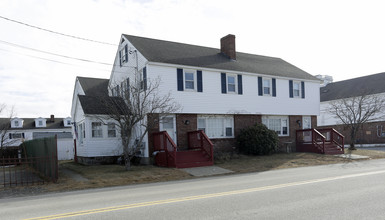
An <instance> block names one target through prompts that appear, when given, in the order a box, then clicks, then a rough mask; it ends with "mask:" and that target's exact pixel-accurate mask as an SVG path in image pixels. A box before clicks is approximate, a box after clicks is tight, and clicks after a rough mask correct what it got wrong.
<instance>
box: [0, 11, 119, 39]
mask: <svg viewBox="0 0 385 220" xmlns="http://www.w3.org/2000/svg"><path fill="white" fill-rule="evenodd" d="M0 18H2V19H4V20H7V21H11V22H14V23H18V24H21V25H25V26H27V27H30V28H36V29H39V30H41V31H46V32H50V33H53V34H58V35H62V36H65V37H71V38H75V39H78V40H84V41H90V42H94V43H99V44H106V45H111V46H118V45H116V44H112V43H108V42H103V41H97V40H92V39H88V38H83V37H78V36H74V35H69V34H64V33H60V32H57V31H52V30H48V29H45V28H41V27H38V26H34V25H31V24H27V23H24V22H21V21H16V20H13V19H10V18H6V17H3V16H1V15H0Z"/></svg>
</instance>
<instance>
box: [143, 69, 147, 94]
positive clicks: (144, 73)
mask: <svg viewBox="0 0 385 220" xmlns="http://www.w3.org/2000/svg"><path fill="white" fill-rule="evenodd" d="M143 90H147V68H146V67H144V68H143Z"/></svg>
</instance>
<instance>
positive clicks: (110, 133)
mask: <svg viewBox="0 0 385 220" xmlns="http://www.w3.org/2000/svg"><path fill="white" fill-rule="evenodd" d="M107 127H108V137H116V129H115V127H116V125H115V123H112V122H111V123H108V124H107Z"/></svg>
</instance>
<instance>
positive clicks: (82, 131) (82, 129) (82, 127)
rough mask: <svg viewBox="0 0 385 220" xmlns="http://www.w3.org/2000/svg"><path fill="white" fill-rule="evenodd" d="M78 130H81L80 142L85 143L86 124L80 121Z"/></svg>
mask: <svg viewBox="0 0 385 220" xmlns="http://www.w3.org/2000/svg"><path fill="white" fill-rule="evenodd" d="M78 130H79V142H80V143H81V144H83V139H84V135H83V134H84V133H85V132H84V124H83V123H80V124H79V126H78Z"/></svg>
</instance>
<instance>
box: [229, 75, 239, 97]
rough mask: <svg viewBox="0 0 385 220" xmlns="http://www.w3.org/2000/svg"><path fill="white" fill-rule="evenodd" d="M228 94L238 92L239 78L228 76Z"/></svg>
mask: <svg viewBox="0 0 385 220" xmlns="http://www.w3.org/2000/svg"><path fill="white" fill-rule="evenodd" d="M227 92H228V93H236V92H237V76H236V75H227Z"/></svg>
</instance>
